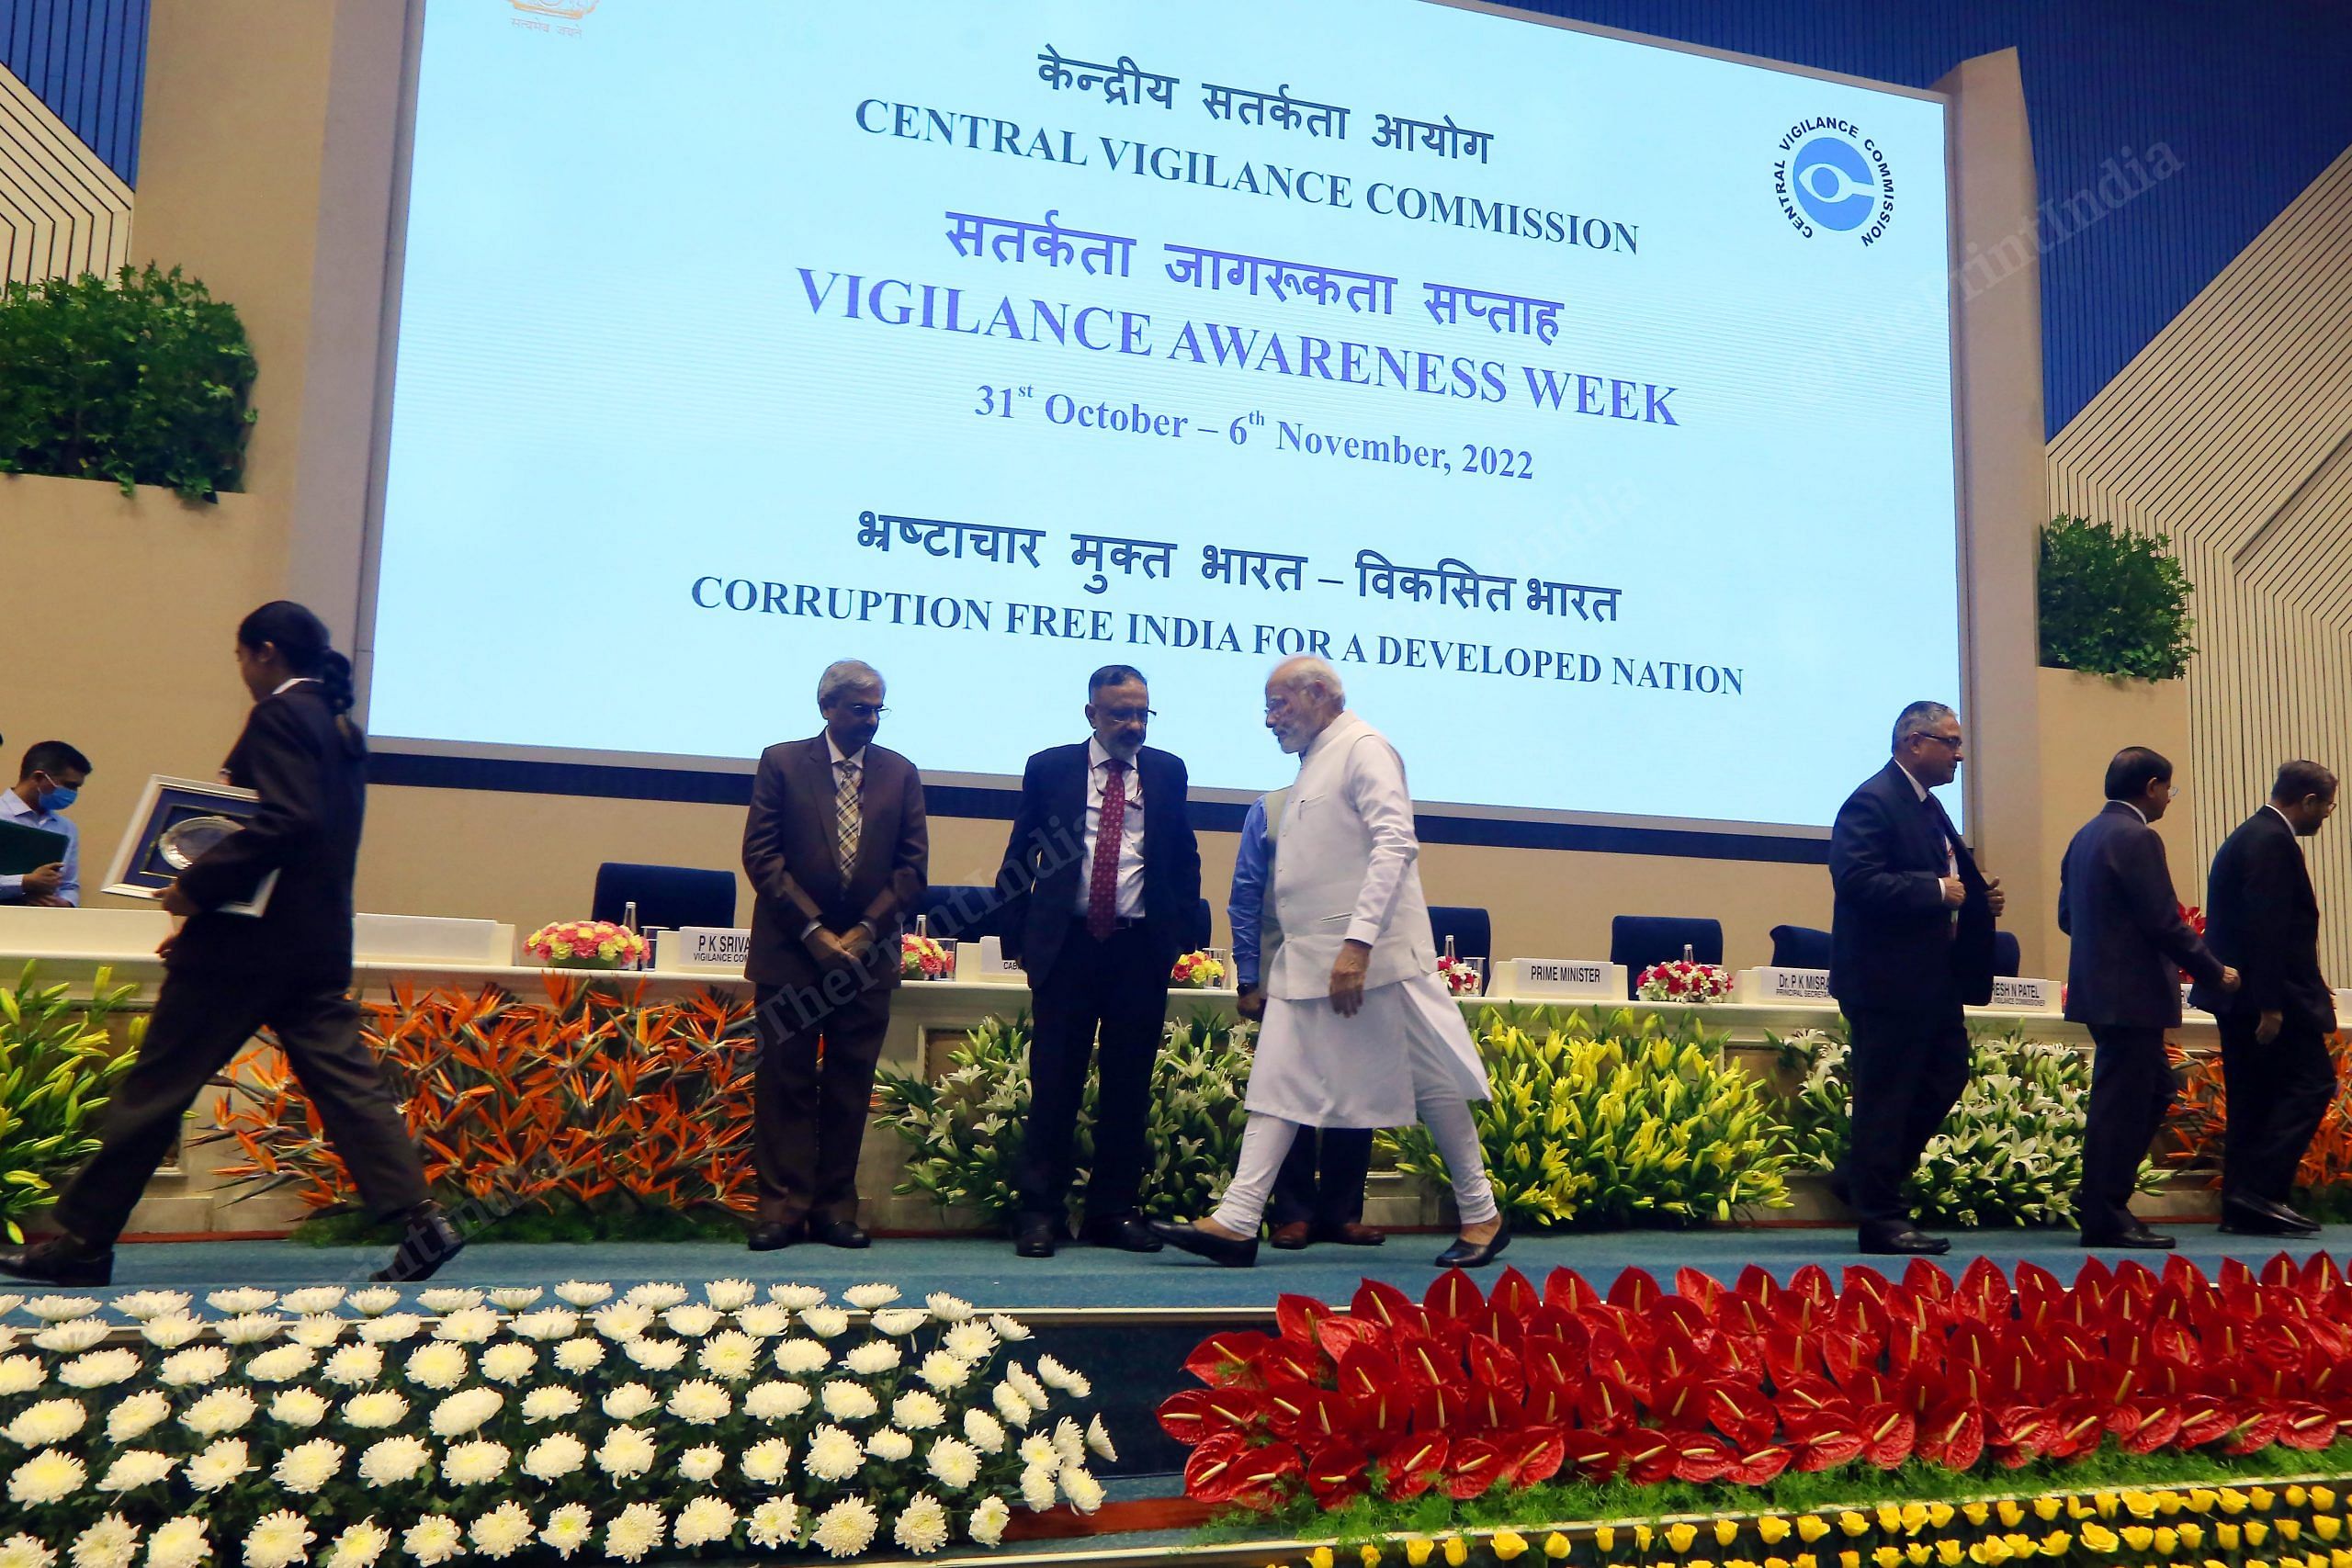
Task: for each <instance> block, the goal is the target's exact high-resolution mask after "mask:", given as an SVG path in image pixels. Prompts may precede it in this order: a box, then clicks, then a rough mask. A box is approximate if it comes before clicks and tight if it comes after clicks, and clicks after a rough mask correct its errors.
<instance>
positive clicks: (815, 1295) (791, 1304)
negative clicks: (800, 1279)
mask: <svg viewBox="0 0 2352 1568" xmlns="http://www.w3.org/2000/svg"><path fill="white" fill-rule="evenodd" d="M768 1300H770V1301H772V1302H774V1303H775V1304H776V1305H778V1306H780V1307H782V1308H784V1309H785V1310H786V1312H807V1311H808V1310H809V1308H810V1307H813V1306H822V1305H824V1304H825V1292H823V1291H820V1290H819V1289H818V1288H817V1287H816V1286H814V1285H770V1286H769V1287H768Z"/></svg>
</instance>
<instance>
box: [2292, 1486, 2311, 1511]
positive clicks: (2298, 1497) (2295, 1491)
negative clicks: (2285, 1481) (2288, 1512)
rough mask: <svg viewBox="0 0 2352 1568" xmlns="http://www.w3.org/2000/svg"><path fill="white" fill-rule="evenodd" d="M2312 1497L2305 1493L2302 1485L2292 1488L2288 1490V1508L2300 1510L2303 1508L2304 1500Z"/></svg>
mask: <svg viewBox="0 0 2352 1568" xmlns="http://www.w3.org/2000/svg"><path fill="white" fill-rule="evenodd" d="M2310 1495H2311V1494H2310V1493H2308V1492H2306V1491H2304V1490H2303V1489H2302V1488H2301V1486H2300V1485H2298V1486H2290V1487H2288V1488H2287V1506H2289V1507H2290V1508H2300V1507H2301V1506H2303V1501H2304V1499H2306V1498H2307V1497H2309V1496H2310Z"/></svg>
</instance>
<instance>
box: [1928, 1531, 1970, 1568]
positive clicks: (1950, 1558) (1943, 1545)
mask: <svg viewBox="0 0 2352 1568" xmlns="http://www.w3.org/2000/svg"><path fill="white" fill-rule="evenodd" d="M1967 1555H1968V1549H1967V1548H1965V1547H1963V1546H1962V1545H1961V1544H1960V1542H1958V1541H1956V1540H1952V1539H1951V1537H1950V1536H1946V1537H1945V1538H1944V1539H1943V1540H1939V1541H1938V1542H1936V1561H1937V1562H1940V1563H1942V1564H1943V1568H1960V1560H1961V1559H1962V1558H1963V1557H1965V1556H1967Z"/></svg>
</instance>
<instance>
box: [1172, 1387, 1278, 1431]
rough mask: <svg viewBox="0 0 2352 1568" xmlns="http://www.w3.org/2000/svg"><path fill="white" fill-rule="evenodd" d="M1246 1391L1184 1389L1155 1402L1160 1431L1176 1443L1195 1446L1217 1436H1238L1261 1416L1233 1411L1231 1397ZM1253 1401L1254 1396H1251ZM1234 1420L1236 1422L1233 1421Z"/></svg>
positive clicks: (1242, 1411)
mask: <svg viewBox="0 0 2352 1568" xmlns="http://www.w3.org/2000/svg"><path fill="white" fill-rule="evenodd" d="M1237 1393H1242V1394H1246V1393H1249V1391H1247V1390H1237V1389H1216V1388H1188V1389H1185V1390H1183V1391H1182V1393H1171V1394H1170V1395H1169V1396H1168V1397H1167V1398H1166V1399H1164V1400H1161V1401H1160V1402H1159V1426H1160V1429H1161V1430H1162V1431H1164V1432H1166V1433H1167V1434H1168V1435H1169V1436H1170V1437H1171V1438H1175V1439H1176V1440H1177V1441H1178V1442H1180V1443H1185V1444H1198V1443H1201V1442H1203V1441H1204V1440H1205V1439H1207V1438H1211V1437H1214V1436H1216V1434H1217V1433H1219V1432H1237V1433H1238V1432H1241V1431H1244V1430H1247V1429H1250V1428H1251V1427H1255V1426H1256V1424H1257V1416H1258V1415H1259V1414H1261V1412H1260V1411H1253V1410H1248V1409H1247V1407H1246V1406H1241V1407H1237V1405H1236V1403H1235V1400H1234V1397H1233V1396H1234V1395H1236V1394H1237ZM1253 1397H1254V1396H1253ZM1237 1417H1238V1418H1237Z"/></svg>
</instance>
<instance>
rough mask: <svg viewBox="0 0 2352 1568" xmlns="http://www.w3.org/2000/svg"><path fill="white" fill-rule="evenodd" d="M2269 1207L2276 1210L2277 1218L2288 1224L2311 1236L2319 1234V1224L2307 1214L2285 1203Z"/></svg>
mask: <svg viewBox="0 0 2352 1568" xmlns="http://www.w3.org/2000/svg"><path fill="white" fill-rule="evenodd" d="M2270 1206H2271V1207H2272V1208H2274V1209H2276V1210H2278V1216H2279V1218H2281V1219H2283V1220H2285V1221H2286V1222H2287V1223H2288V1224H2290V1225H2295V1226H2298V1227H2300V1228H2301V1229H2302V1230H2305V1231H2308V1232H2310V1233H2311V1234H2312V1235H2318V1234H2319V1222H2318V1221H2317V1220H2315V1219H2312V1217H2311V1216H2310V1215H2309V1214H2306V1213H2302V1212H2301V1211H2300V1210H2298V1209H2296V1208H2294V1207H2292V1206H2291V1205H2290V1204H2286V1203H2273V1204H2271V1205H2270Z"/></svg>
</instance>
